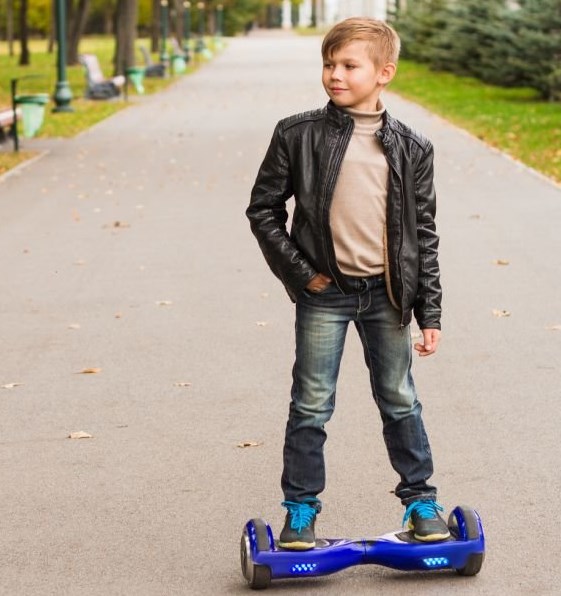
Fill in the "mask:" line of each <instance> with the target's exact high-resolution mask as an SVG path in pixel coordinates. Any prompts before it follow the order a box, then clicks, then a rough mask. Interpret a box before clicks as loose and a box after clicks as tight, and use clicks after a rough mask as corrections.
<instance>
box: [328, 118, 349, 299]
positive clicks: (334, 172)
mask: <svg viewBox="0 0 561 596" xmlns="http://www.w3.org/2000/svg"><path fill="white" fill-rule="evenodd" d="M353 130H354V122H353V121H352V120H351V121H350V123H349V124H348V125H347V129H346V130H344V132H343V136H342V139H341V141H340V143H339V142H338V141H337V140H336V141H335V143H336V146H335V155H334V158H333V159H334V160H335V163H334V166H335V167H334V168H332V169H331V176H330V178H329V179H328V180H327V182H326V184H325V191H324V193H323V200H322V203H321V210H322V219H323V226H322V228H323V234H322V236H323V245H324V250H325V254H326V255H327V267H328V268H329V274H330V276H331V279H332V280H333V281H334V282H335V285H336V286H337V288H338V289H339V291H340V292H342V293H344V292H343V289H342V288H341V286H340V285H339V282H338V281H337V275H336V274H335V273H333V263H332V260H331V250H330V246H329V242H328V236H331V222H330V220H329V215H330V210H331V201H332V198H333V192H334V190H335V183H336V181H337V178H338V176H339V172H340V170H341V164H342V163H343V158H344V156H345V151H346V150H347V147H348V145H349V142H350V140H351V137H352V134H353ZM332 247H333V241H331V248H332ZM333 250H334V249H333Z"/></svg>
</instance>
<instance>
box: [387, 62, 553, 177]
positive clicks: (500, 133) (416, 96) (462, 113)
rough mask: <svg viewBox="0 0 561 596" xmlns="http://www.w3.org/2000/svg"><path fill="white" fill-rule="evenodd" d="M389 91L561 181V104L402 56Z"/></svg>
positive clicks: (534, 94)
mask: <svg viewBox="0 0 561 596" xmlns="http://www.w3.org/2000/svg"><path fill="white" fill-rule="evenodd" d="M391 90H392V91H394V92H395V93H398V94H399V95H401V96H403V97H406V98H408V99H411V100H412V101H415V102H416V103H419V104H421V105H423V106H425V107H426V108H428V109H429V110H431V111H432V112H434V113H436V114H439V115H440V116H442V117H444V118H446V119H447V120H449V121H450V122H453V123H455V124H457V125H458V126H460V127H462V128H464V129H465V130H467V131H469V132H471V133H472V134H474V135H475V136H477V137H479V138H480V139H482V140H483V141H485V142H486V143H488V144H489V145H492V146H493V147H496V148H497V149H500V150H501V151H504V152H506V153H508V154H509V155H511V156H512V157H514V158H516V159H518V160H520V161H521V162H523V163H525V164H527V165H529V166H531V167H533V168H535V169H536V170H538V171H540V172H542V173H544V174H545V175H546V176H549V177H551V178H553V179H554V180H556V181H557V182H561V103H554V102H546V101H541V100H540V99H539V98H538V96H537V93H536V92H535V91H533V90H531V89H520V88H513V89H505V88H503V87H494V86H491V85H485V84H483V83H481V82H480V81H478V80H476V79H473V78H468V77H458V76H455V75H452V74H448V73H436V72H433V71H431V70H429V69H428V67H426V66H424V65H420V64H416V63H413V62H408V61H402V62H400V64H399V69H398V74H397V77H396V78H395V80H394V81H393V82H392V84H391Z"/></svg>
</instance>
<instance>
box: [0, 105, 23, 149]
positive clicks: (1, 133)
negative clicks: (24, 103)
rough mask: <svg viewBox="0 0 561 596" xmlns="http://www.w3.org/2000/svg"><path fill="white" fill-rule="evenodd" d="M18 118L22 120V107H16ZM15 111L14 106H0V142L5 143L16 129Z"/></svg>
mask: <svg viewBox="0 0 561 596" xmlns="http://www.w3.org/2000/svg"><path fill="white" fill-rule="evenodd" d="M16 119H17V120H21V109H20V108H16ZM14 125H15V123H14V111H13V110H12V108H0V143H4V142H5V141H7V140H8V138H9V137H10V136H13V130H14Z"/></svg>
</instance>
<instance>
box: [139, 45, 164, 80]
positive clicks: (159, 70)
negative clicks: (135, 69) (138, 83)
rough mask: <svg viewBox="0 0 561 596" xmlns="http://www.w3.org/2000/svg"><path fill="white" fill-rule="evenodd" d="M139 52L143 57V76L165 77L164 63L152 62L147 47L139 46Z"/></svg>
mask: <svg viewBox="0 0 561 596" xmlns="http://www.w3.org/2000/svg"><path fill="white" fill-rule="evenodd" d="M140 52H141V53H142V57H143V58H144V64H145V67H146V68H145V71H144V76H146V77H165V76H166V65H165V64H162V63H161V62H158V63H154V61H153V60H152V56H151V55H150V52H149V51H148V49H147V48H145V47H144V46H140Z"/></svg>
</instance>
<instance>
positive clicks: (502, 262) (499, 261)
mask: <svg viewBox="0 0 561 596" xmlns="http://www.w3.org/2000/svg"><path fill="white" fill-rule="evenodd" d="M493 264H494V265H510V261H508V260H507V259H495V260H494V261H493Z"/></svg>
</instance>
